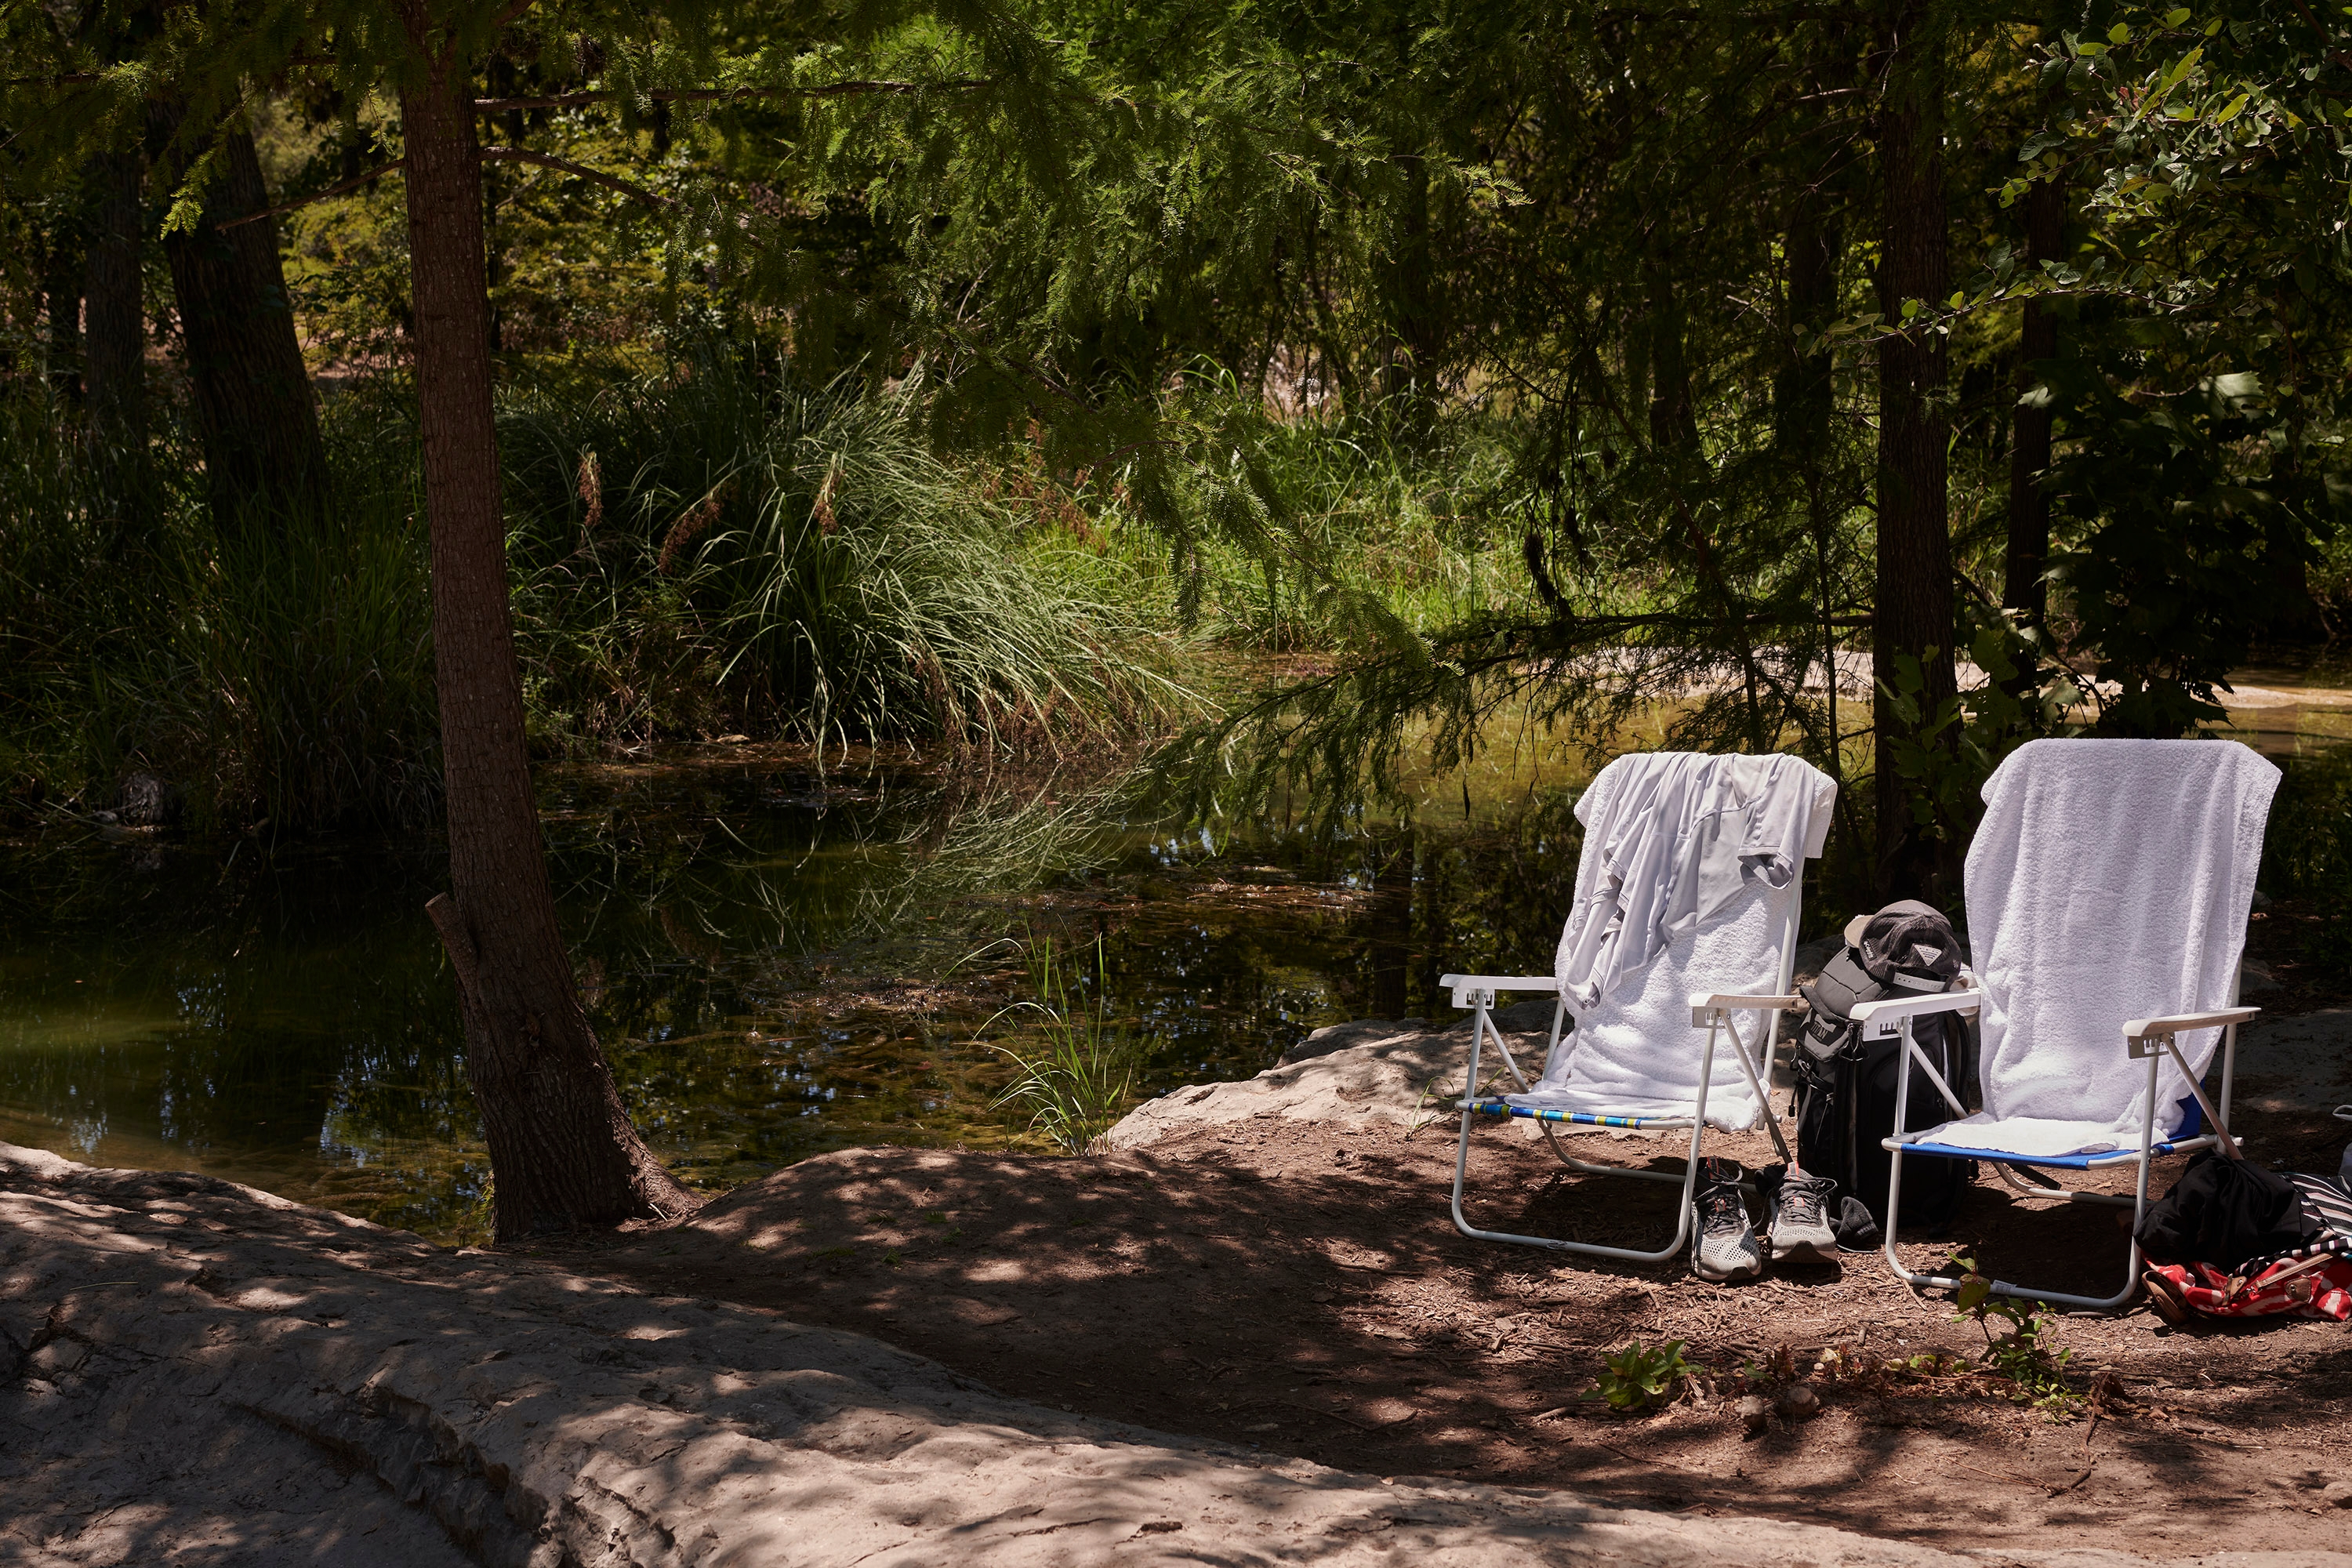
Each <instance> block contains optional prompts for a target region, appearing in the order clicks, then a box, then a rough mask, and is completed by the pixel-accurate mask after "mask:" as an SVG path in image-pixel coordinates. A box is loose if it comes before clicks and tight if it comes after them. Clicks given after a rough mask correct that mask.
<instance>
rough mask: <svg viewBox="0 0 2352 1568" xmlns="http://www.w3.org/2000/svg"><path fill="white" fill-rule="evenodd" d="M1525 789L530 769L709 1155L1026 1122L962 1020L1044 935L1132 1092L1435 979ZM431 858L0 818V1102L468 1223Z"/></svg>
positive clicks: (1013, 1139)
mask: <svg viewBox="0 0 2352 1568" xmlns="http://www.w3.org/2000/svg"><path fill="white" fill-rule="evenodd" d="M1493 783H1494V781H1492V780H1486V781H1482V782H1481V789H1480V794H1481V795H1489V794H1491V793H1492V792H1491V789H1490V788H1489V787H1488V786H1489V785H1490V784H1493ZM1526 798H1527V799H1535V800H1537V805H1536V806H1535V807H1534V809H1535V811H1536V814H1537V815H1538V816H1545V815H1546V814H1547V812H1548V811H1549V816H1551V817H1553V818H1554V819H1556V821H1555V826H1556V827H1557V826H1558V825H1559V824H1565V825H1566V826H1568V827H1569V828H1570V832H1569V833H1567V834H1566V835H1563V834H1561V833H1559V832H1558V831H1554V832H1552V833H1550V834H1549V835H1547V834H1546V833H1544V832H1543V831H1541V830H1540V829H1539V830H1538V831H1537V832H1535V833H1534V834H1533V835H1532V836H1529V835H1526V834H1520V833H1513V834H1508V835H1502V834H1496V833H1494V832H1492V831H1482V830H1480V829H1478V828H1476V827H1472V828H1470V829H1468V830H1466V831H1465V830H1464V829H1463V828H1462V827H1461V826H1460V824H1459V823H1458V822H1457V823H1456V824H1455V825H1454V826H1452V827H1451V828H1447V827H1445V826H1423V828H1421V829H1419V830H1416V831H1407V830H1404V829H1401V828H1399V827H1397V826H1393V825H1390V826H1371V827H1368V828H1361V829H1360V830H1358V831H1355V832H1351V833H1348V834H1345V835H1342V836H1339V837H1336V838H1326V839H1316V840H1310V839H1309V838H1307V837H1306V836H1304V835H1303V834H1298V833H1292V832H1286V831H1284V830H1283V829H1281V828H1280V827H1279V826H1275V825H1259V826H1254V827H1252V828H1250V829H1249V830H1248V831H1246V832H1244V833H1243V834H1241V835H1239V836H1236V837H1223V836H1222V835H1221V834H1220V833H1218V832H1216V831H1212V832H1209V833H1202V832H1200V831H1198V830H1194V831H1192V832H1191V833H1189V834H1187V835H1185V836H1183V837H1177V836H1175V835H1173V834H1171V832H1170V831H1168V830H1167V829H1166V828H1165V827H1163V826H1157V825H1155V824H1154V823H1153V822H1151V821H1150V819H1149V818H1148V817H1144V818H1141V819H1138V820H1123V819H1121V818H1119V817H1118V816H1109V817H1108V818H1102V819H1099V820H1096V821H1094V822H1093V823H1092V826H1091V829H1090V831H1089V832H1088V833H1087V834H1085V835H1083V836H1080V837H1077V838H1076V839H1074V838H1073V837H1072V835H1071V834H1070V833H1069V832H1068V831H1067V830H1066V829H1067V824H1068V821H1069V819H1070V818H1071V817H1072V816H1077V817H1079V818H1081V819H1085V818H1086V817H1087V807H1086V803H1085V802H1084V801H1080V802H1076V803H1073V802H1070V801H1066V800H1061V799H1058V798H1055V796H1054V795H1051V793H1050V792H1047V793H1044V794H1038V795H1033V796H1031V797H1030V798H1029V804H1028V805H1027V806H1026V808H1025V809H1006V808H1003V807H1002V806H999V807H998V808H995V809H987V808H980V807H973V806H971V805H960V803H959V802H958V800H957V798H956V794H955V792H954V791H953V790H951V789H949V788H946V787H943V786H942V784H941V783H940V780H939V779H938V778H937V777H935V776H933V775H931V774H929V773H926V772H925V771H923V770H921V769H919V768H914V767H907V766H898V767H893V766H888V765H880V766H870V767H866V768H863V769H860V770H858V771H857V772H856V773H842V772H839V771H835V772H834V773H831V774H830V775H829V776H828V777H826V778H825V779H824V780H819V779H818V778H817V777H816V776H814V774H813V773H811V772H810V770H809V767H808V763H807V761H806V759H805V757H804V756H802V755H799V754H796V753H789V752H777V753H772V754H762V753H761V752H760V751H759V749H757V748H746V749H741V750H740V751H738V752H728V753H722V754H721V755H720V756H719V757H718V758H717V759H716V760H714V759H713V758H712V756H711V754H710V753H709V752H704V753H702V754H701V755H700V756H698V757H695V758H691V759H688V760H684V761H673V762H671V763H667V764H664V765H648V766H645V767H641V768H635V769H609V768H595V769H572V770H556V771H553V772H552V773H551V774H550V775H549V776H548V778H547V780H546V782H545V784H544V785H543V788H542V801H541V805H542V811H543V816H544V820H545V822H546V826H547V834H548V839H549V849H550V860H551V868H552V870H553V874H554V879H555V883H556V887H557V889H558V908H559V913H560V916H561V919H562V926H563V931H564V936H565V939H566V942H567V943H568V944H569V946H570V949H571V951H572V954H573V958H574V963H575V966H576V968H577V970H578V972H579V974H580V977H581V984H582V989H583V995H584V997H585V999H586V1000H587V1002H588V1005H589V1008H590V1012H591V1016H592V1017H593V1020H594V1022H595V1024H596V1026H597V1029H598V1033H599V1035H600V1037H601V1038H602V1039H603V1041H604V1045H605V1048H606V1050H607V1052H608V1053H609V1054H610V1056H611V1057H612V1059H613V1062H614V1070H615V1073H616V1076H617V1077H618V1079H619V1081H620V1083H621V1086H622V1092H623V1094H624V1096H625V1099H626V1100H627V1101H628V1103H629V1106H630V1109H631V1110H632V1112H633V1113H634V1114H635V1117H636V1118H637V1121H638V1124H639V1126H640V1127H641V1128H643V1129H644V1131H645V1132H646V1136H647V1137H648V1138H649V1140H651V1142H653V1143H654V1145H655V1146H656V1149H658V1150H659V1151H660V1152H662V1154H663V1155H664V1156H665V1157H666V1158H667V1159H668V1160H669V1161H671V1163H673V1165H674V1167H675V1168H676V1169H677V1170H678V1172H679V1173H680V1174H681V1175H682V1176H684V1177H685V1178H686V1179H688V1181H689V1182H692V1183H696V1184H704V1185H709V1186H721V1185H727V1184H732V1183H734V1182H738V1181H741V1180H744V1179H746V1178H749V1177H751V1176H756V1175H758V1174H760V1173H763V1172H766V1171H769V1170H772V1169H775V1168H776V1167H778V1166H780V1165H783V1164H787V1163H791V1162H793V1161H794V1160H797V1159H801V1158H803V1157H805V1156H806V1155H808V1154H811V1153H814V1152H820V1151H823V1150H825V1149H831V1148H837V1147H842V1146H845V1145H852V1144H861V1143H872V1142H893V1143H930V1142H951V1143H960V1144H963V1145H967V1146H1008V1145H1010V1146H1037V1147H1042V1146H1044V1145H1043V1143H1042V1141H1041V1140H1040V1139H1038V1138H1037V1137H1036V1136H1034V1135H1033V1134H1030V1133H1028V1132H1027V1131H1026V1129H1025V1127H1024V1116H1023V1115H1022V1114H1021V1113H1019V1112H1017V1111H1014V1110H997V1109H995V1108H994V1107H993V1105H992V1101H993V1100H995V1098H996V1096H997V1094H998V1093H999V1091H1000V1090H1001V1088H1002V1086H1003V1082H1004V1081H1005V1079H1006V1078H1007V1076H1008V1073H1009V1067H1008V1064H1007V1063H1006V1061H1005V1060H1004V1058H1003V1057H1002V1056H1001V1055H1000V1054H998V1053H997V1052H996V1051H994V1050H992V1049H991V1048H990V1047H989V1046H988V1044H985V1043H982V1041H981V1037H983V1036H984V1037H986V1038H987V1039H989V1040H999V1039H1006V1038H1010V1039H1012V1040H1013V1043H1015V1044H1021V1043H1023V1042H1022V1038H1021V1035H1020V1031H1019V1029H1018V1027H1017V1025H1018V1024H1019V1023H1020V1021H1021V1020H1020V1019H1019V1017H1017V1016H1015V1017H1013V1018H1012V1019H1010V1020H999V1021H998V1022H997V1024H996V1025H995V1026H993V1027H984V1026H988V1025H989V1023H990V1020H991V1018H992V1016H994V1015H997V1014H999V1013H1001V1012H1002V1011H1003V1009H1004V1008H1005V1007H1006V1006H1007V1005H1009V1004H1011V1003H1013V1002H1015V1001H1018V1000H1020V999H1021V998H1022V997H1024V996H1026V995H1032V994H1034V987H1033V985H1032V984H1031V977H1030V972H1029V969H1028V966H1027V964H1026V963H1025V962H1024V961H1025V959H1026V958H1027V957H1028V956H1029V955H1031V954H1034V953H1036V952H1042V951H1043V950H1044V948H1045V945H1046V944H1048V943H1050V944H1052V946H1053V947H1054V949H1055V952H1056V953H1057V955H1058V957H1059V959H1060V960H1061V961H1062V962H1063V963H1065V964H1066V965H1069V964H1070V963H1072V961H1073V960H1075V961H1076V967H1077V968H1079V969H1083V970H1085V971H1087V972H1088V977H1087V984H1086V988H1087V990H1088V991H1089V992H1092V991H1093V990H1095V989H1097V987H1099V988H1100V989H1101V990H1102V991H1103V992H1104V993H1105V994H1106V1001H1107V1005H1108V1014H1109V1016H1110V1017H1111V1018H1112V1020H1113V1022H1114V1023H1115V1024H1116V1025H1117V1026H1119V1027H1120V1028H1121V1029H1123V1030H1124V1031H1125V1032H1127V1034H1128V1035H1129V1036H1130V1037H1132V1038H1133V1039H1134V1040H1135V1041H1136V1043H1137V1045H1138V1047H1139V1065H1140V1075H1139V1086H1138V1087H1139V1089H1140V1090H1141V1091H1142V1092H1144V1093H1147V1094H1149V1093H1158V1092H1160V1091H1163V1090H1164V1089H1169V1088H1172V1087H1175V1086H1177V1085H1179V1084H1182V1083H1189V1082H1196V1081H1202V1080H1204V1079H1223V1078H1234V1077H1246V1076H1247V1075H1249V1074H1251V1073H1254V1072H1256V1071H1258V1070H1260V1069H1261V1068H1265V1067H1266V1066H1267V1065H1269V1064H1270V1063H1271V1062H1272V1061H1273V1059H1274V1058H1276V1056H1278V1055H1279V1054H1280V1053H1281V1052H1282V1051H1283V1050H1284V1049H1285V1048H1286V1047H1288V1046H1289V1045H1291V1044H1292V1043H1294V1042H1295V1041H1297V1039H1298V1038H1300V1037H1302V1036H1303V1035H1304V1034H1305V1033H1306V1032H1307V1031H1308V1030H1310V1029H1313V1028H1315V1027H1317V1026H1320V1025H1323V1024H1327V1023H1333V1022H1337V1021H1339V1020H1342V1019H1345V1018H1349V1017H1356V1016H1365V1015H1367V1014H1373V1013H1377V1014H1385V1015H1388V1016H1397V1015H1401V1014H1405V1013H1408V1012H1411V1011H1416V1010H1417V1011H1422V1012H1432V1011H1435V1010H1436V1009H1437V1005H1438V1004H1437V1000H1436V996H1435V978H1436V976H1437V974H1438V973H1442V970H1443V966H1444V964H1445V963H1451V962H1452V961H1453V958H1454V955H1455V954H1457V953H1465V952H1475V953H1479V954H1481V955H1484V954H1486V953H1487V952H1496V953H1499V952H1500V951H1502V950H1504V949H1506V948H1508V947H1511V946H1515V945H1517V946H1524V947H1526V950H1527V951H1528V952H1535V953H1537V954H1538V955H1540V954H1542V953H1544V952H1549V942H1550V939H1549V937H1548V936H1546V935H1545V928H1547V927H1549V928H1551V929H1552V930H1553V931H1556V929H1557V923H1558V920H1559V916H1558V915H1557V914H1556V913H1554V912H1552V910H1551V908H1550V905H1551V904H1552V902H1553V901H1554V900H1553V896H1552V892H1551V889H1553V888H1555V887H1557V886H1559V885H1560V884H1561V883H1562V882H1563V881H1564V879H1566V877H1567V876H1568V875H1569V874H1570V870H1571V869H1572V868H1573V865H1574V854H1575V848H1574V843H1575V841H1574V837H1573V833H1572V828H1573V823H1572V820H1570V819H1569V818H1568V817H1567V816H1566V810H1565V806H1566V798H1567V797H1566V796H1565V795H1564V794H1560V793H1559V792H1556V791H1554V792H1548V793H1546V794H1545V795H1542V796H1541V797H1540V798H1539V799H1538V797H1537V796H1536V795H1534V794H1533V793H1532V792H1528V794H1527V795H1526ZM1547 802H1550V803H1554V804H1555V805H1556V806H1557V809H1551V808H1549V807H1548V806H1547V805H1546V804H1545V803H1547ZM1525 809H1527V808H1526V807H1525V805H1524V803H1523V805H1522V811H1524V810H1525ZM1456 810H1457V814H1458V812H1459V807H1458V806H1457V807H1456ZM1049 818H1052V819H1058V820H1059V821H1060V822H1061V824H1062V826H1063V831H1060V832H1057V833H1055V834H1052V835H1050V836H1048V835H1045V834H1044V832H1043V824H1044V823H1045V821H1046V820H1047V819H1049ZM1563 857H1564V858H1563ZM1073 862H1075V868H1073V865H1072V863H1073ZM1041 864H1044V865H1045V866H1046V867H1047V869H1046V870H1045V873H1044V874H1042V875H1041V874H1040V869H1039V868H1040V865H1041ZM1055 867H1059V869H1054V868H1055ZM438 869H439V866H438V860H437V857H436V853H435V849H434V847H433V846H431V845H430V844H423V845H417V846H414V847H408V848H405V849H402V848H398V847H389V848H388V847H382V846H364V845H344V846H327V847H311V848H307V849H301V850H292V849H284V848H281V849H279V850H278V851H277V852H275V853H267V852H265V851H263V850H262V849H261V848H260V847H258V846H257V845H255V844H253V843H250V842H244V843H236V844H233V845H222V844H203V845H199V844H193V843H185V844H184V843H174V842H172V841H169V840H166V839H156V838H152V837H143V836H138V835H131V834H124V833H121V832H120V831H113V832H93V831H90V830H89V829H86V828H81V827H66V828H58V829H52V830H51V831H49V832H47V833H45V834H42V835H40V836H38V837H36V838H33V839H30V840H21V841H19V842H18V843H16V844H15V845H14V846H11V847H6V848H5V849H0V1141H5V1142H16V1143H23V1144H30V1145H35V1146H38V1147H44V1148H49V1149H54V1150H56V1151H58V1152H61V1153H65V1154H68V1155H70V1156H71V1157H73V1158H76V1159H79V1160H85V1161H90V1162H94V1163H104V1164H115V1165H130V1166H143V1167H171V1168H182V1169H195V1170H202V1171H205V1172H209V1173H214V1174H217V1175H221V1176H226V1177H228V1178H230V1179H232V1180H236V1181H240V1182H245V1183H247V1184H252V1185H255V1186H258V1187H262V1188H264V1189H266V1190H268V1191H271V1192H275V1193H278V1194H282V1195H285V1196H288V1197H291V1198H295V1199H298V1200H300V1201H304V1202H310V1203H318V1204H323V1205H329V1206H331V1207H335V1208H340V1209H341V1210H343V1211H345V1212H347V1213H352V1214H358V1215H365V1216H367V1217H369V1218H373V1219H376V1220H379V1221H381V1222H383V1223H385V1224H389V1225H394V1226H404V1227H407V1228H412V1229H415V1230H417V1231H420V1232H423V1233H425V1234H426V1235H429V1236H433V1237H437V1238H441V1239H445V1240H456V1239H460V1238H465V1237H471V1236H474V1235H477V1234H478V1233H479V1231H480V1229H481V1226H482V1225H483V1222H484V1219H485V1217H486V1216H485V1215H483V1213H482V1212H481V1210H482V1205H481V1194H482V1191H483V1182H484V1178H485V1176H486V1175H487V1173H488V1161H487V1158H486V1156H485V1154H484V1152H483V1150H482V1147H481V1144H480V1142H479V1133H478V1127H477V1125H476V1119H475V1115H474V1111H473V1109H472V1105H471V1101H470V1098H469V1096H468V1093H467V1088H466V1085H465V1079H464V1070H463V1058H462V1049H461V1047H462V1040H461V1037H460V1033H459V1029H458V1025H457V1003H456V995H455V991H454V989H453V984H452V982H451V979H450V976H449V974H448V972H447V968H446V963H445V961H444V960H443V958H442V955H441V952H440V950H439V947H438V945H437V943H436V941H435V939H434V937H433V935H432V931H431V928H430V926H429V925H428V924H427V923H426V921H425V920H424V918H423V915H422V910H423V906H424V903H425V900H426V899H428V898H430V897H431V896H432V895H433V893H434V892H436V891H437V890H438V886H439V885H438V884H437V883H436V874H437V872H438ZM1097 942H1098V943H1099V948H1098V956H1097ZM1530 942H1532V945H1528V943H1530ZM1441 955H1443V956H1442V958H1441Z"/></svg>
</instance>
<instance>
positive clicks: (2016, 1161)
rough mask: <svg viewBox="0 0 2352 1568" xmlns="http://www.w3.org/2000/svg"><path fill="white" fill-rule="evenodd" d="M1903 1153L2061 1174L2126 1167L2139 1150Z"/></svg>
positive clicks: (1949, 1147)
mask: <svg viewBox="0 0 2352 1568" xmlns="http://www.w3.org/2000/svg"><path fill="white" fill-rule="evenodd" d="M2193 1141H2194V1139H2193V1136H2192V1135H2189V1134H2183V1135H2182V1136H2181V1137H2180V1138H2179V1139H2166V1140H2164V1141H2162V1142H2158V1143H2156V1144H2154V1145H2152V1146H2151V1147H2150V1148H2149V1149H2148V1153H2149V1154H2151V1155H2156V1154H2169V1153H2171V1152H2173V1151H2174V1150H2175V1149H2177V1148H2179V1146H2180V1145H2181V1144H2182V1143H2184V1142H2193ZM1903 1152H1905V1153H1906V1154H1933V1155H1935V1156H1937V1158H1938V1159H1944V1160H1990V1161H1992V1162H1993V1163H1996V1164H2000V1165H2046V1166H2049V1167H2051V1168H2053V1169H2055V1170H2061V1171H2087V1170H2090V1169H2091V1168H2092V1167H2094V1166H2096V1165H2128V1164H2131V1163H2134V1162H2136V1161H2137V1160H2138V1158H2139V1150H2138V1148H2137V1146H2135V1147H2133V1148H2129V1149H2110V1150H2107V1151H2106V1152H2104V1153H2098V1154H2031V1155H2028V1154H2014V1153H2011V1152H2009V1151H2008V1150H2005V1149H1970V1148H1967V1147H1964V1146H1963V1145H1961V1144H1958V1143H1906V1144H1904V1145H1903Z"/></svg>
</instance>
